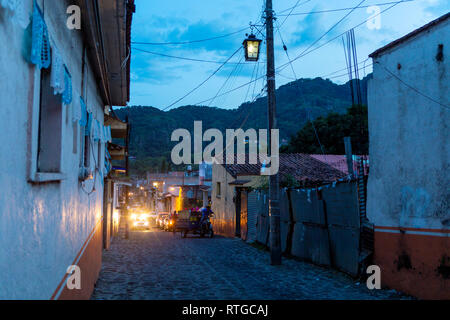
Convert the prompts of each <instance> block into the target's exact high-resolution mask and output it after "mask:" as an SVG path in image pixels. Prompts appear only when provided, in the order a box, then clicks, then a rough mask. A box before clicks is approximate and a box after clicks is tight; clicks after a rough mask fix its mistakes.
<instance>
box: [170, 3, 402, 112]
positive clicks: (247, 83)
mask: <svg viewBox="0 0 450 320" xmlns="http://www.w3.org/2000/svg"><path fill="white" fill-rule="evenodd" d="M401 2H405V1H401ZM399 3H400V2H396V3H394V4H393V5H392V6H390V7H388V8H386V9H384V10H382V11H380V12H379V13H378V14H376V15H374V16H371V17H369V18H368V19H365V20H364V21H362V22H360V23H359V24H357V25H356V26H354V27H353V28H355V29H356V28H359V27H360V26H362V25H364V24H365V23H366V22H367V21H369V20H372V19H373V18H375V17H377V16H379V15H381V14H383V13H384V12H386V11H388V10H390V9H392V8H393V7H395V6H396V5H398V4H399ZM355 8H356V7H355ZM341 20H342V19H341ZM348 30H350V29H348ZM348 30H346V31H345V32H342V33H340V34H339V35H337V36H336V37H333V38H332V39H330V40H328V41H326V42H324V43H323V44H321V45H319V46H317V47H315V48H312V49H311V50H309V51H306V52H302V53H301V54H299V55H298V56H296V57H295V58H294V59H292V60H291V62H294V61H296V60H298V59H300V58H302V57H304V56H306V55H308V54H310V53H312V52H314V51H316V50H318V49H320V48H322V47H324V46H326V45H327V44H329V43H331V42H333V41H334V40H336V39H338V38H340V37H341V36H342V35H344V34H345V33H346V32H347V31H348ZM321 38H323V36H322V37H321ZM316 43H317V41H316ZM289 65H290V63H289V62H287V63H285V64H283V65H281V66H280V67H278V68H277V70H276V72H277V74H278V73H279V72H280V71H282V70H284V69H285V68H286V67H288V66H289ZM264 78H265V75H262V76H260V77H258V78H256V79H253V80H251V81H249V82H246V83H244V84H242V85H239V86H237V87H235V88H233V89H230V90H228V91H226V92H223V93H221V94H219V95H218V96H217V97H221V96H224V95H227V94H230V93H232V92H235V91H237V90H239V89H241V88H243V87H245V86H247V85H250V84H252V83H254V82H256V81H258V80H260V79H264ZM211 99H213V98H209V99H205V100H203V101H200V102H197V103H195V105H197V104H204V103H207V102H208V101H210V100H211ZM166 109H167V108H166ZM166 109H163V111H164V110H166Z"/></svg>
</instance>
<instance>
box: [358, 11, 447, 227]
mask: <svg viewBox="0 0 450 320" xmlns="http://www.w3.org/2000/svg"><path fill="white" fill-rule="evenodd" d="M449 39H450V20H447V21H446V22H443V23H441V24H440V25H438V26H435V27H433V28H431V29H429V30H428V31H425V32H422V33H420V34H419V35H417V36H415V37H413V38H410V39H409V40H407V41H406V42H404V43H401V44H399V45H397V46H395V47H394V48H392V49H389V50H388V51H386V52H384V53H382V54H381V55H380V56H378V57H377V58H375V59H374V67H373V68H374V71H373V79H372V80H371V81H370V82H369V89H368V103H369V133H370V162H371V164H370V175H369V182H368V203H367V211H368V217H369V219H370V220H371V221H372V222H374V223H375V225H377V226H395V227H396V226H401V227H411V228H430V229H446V228H450V220H449V219H450V213H449V199H450V188H449V169H450V166H449V156H450V143H449V120H450V110H449V109H448V108H444V107H442V106H440V105H439V104H436V103H435V102H432V101H430V99H427V98H425V97H424V96H422V95H420V94H418V93H417V92H415V91H413V90H411V89H410V88H408V87H407V86H405V85H404V84H403V83H401V82H400V81H399V80H397V79H396V78H395V77H393V76H392V75H390V74H389V73H387V72H386V70H385V69H384V68H383V66H384V67H386V68H387V69H388V70H390V71H391V72H392V73H394V74H395V75H397V76H398V77H399V78H400V79H402V80H403V81H404V82H405V83H407V84H409V85H411V86H413V87H414V88H416V89H418V90H419V91H420V92H421V93H423V94H425V95H427V96H429V97H431V98H433V99H435V100H438V101H440V102H441V103H442V104H444V105H447V106H450V91H449V82H450V79H449V72H450V43H449V41H448V40H449ZM439 44H444V59H443V61H441V62H439V61H437V60H436V55H437V52H438V45H439ZM398 65H400V66H401V69H398Z"/></svg>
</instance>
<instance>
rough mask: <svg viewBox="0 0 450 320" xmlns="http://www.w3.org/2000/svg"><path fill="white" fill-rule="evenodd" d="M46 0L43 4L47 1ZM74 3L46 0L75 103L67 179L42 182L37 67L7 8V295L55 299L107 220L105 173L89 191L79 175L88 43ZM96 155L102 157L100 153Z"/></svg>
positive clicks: (1, 268) (66, 110)
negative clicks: (78, 111) (77, 114)
mask: <svg viewBox="0 0 450 320" xmlns="http://www.w3.org/2000/svg"><path fill="white" fill-rule="evenodd" d="M28 1H29V2H32V0H28ZM38 3H39V4H40V6H41V8H42V0H39V1H38ZM68 5H69V3H68V1H61V0H47V1H45V21H46V23H47V26H48V29H49V35H50V37H52V39H53V40H54V42H55V43H56V45H57V47H58V48H59V51H60V52H61V54H62V56H63V60H64V61H65V63H66V65H67V68H68V70H69V72H70V73H71V75H72V84H73V102H72V104H71V105H70V106H62V108H63V115H62V121H63V130H62V172H63V173H64V174H66V176H67V178H66V179H65V180H63V181H61V182H51V183H41V184H32V183H29V182H28V177H29V175H28V159H29V158H30V154H29V152H28V145H29V139H28V135H27V134H28V132H29V130H30V129H29V128H30V123H31V118H32V108H33V99H35V98H36V97H34V96H33V91H34V88H33V84H34V77H35V67H34V66H33V65H31V64H29V63H27V62H26V61H25V60H24V58H23V56H22V43H23V40H24V30H23V29H22V28H20V27H19V26H18V25H15V24H12V23H11V22H10V20H9V19H8V17H7V14H6V12H5V11H4V10H3V9H0V42H1V43H3V44H4V43H7V44H8V45H1V46H0V71H1V85H0V97H1V104H0V110H1V112H2V117H0V128H1V130H2V133H1V134H0V145H1V151H2V152H0V163H1V167H0V299H49V298H50V297H51V296H52V294H53V293H54V291H55V289H56V288H57V287H58V284H59V283H60V282H61V280H63V277H64V276H65V273H66V269H67V267H68V266H69V265H71V264H72V263H73V261H74V259H75V257H76V256H77V254H78V253H79V252H80V249H81V248H82V246H83V244H84V243H85V241H86V240H87V239H88V236H89V235H90V234H91V232H92V231H93V229H94V228H95V226H96V225H97V224H98V223H100V221H101V218H102V201H103V186H102V183H101V180H100V178H99V175H98V172H97V179H96V181H95V183H96V185H95V189H96V191H95V192H93V193H92V194H91V195H90V196H88V195H87V194H86V192H84V191H83V190H82V185H81V184H80V183H79V181H78V172H79V161H80V152H81V151H80V146H79V144H78V150H77V154H74V153H73V141H74V139H73V133H74V131H73V128H72V108H75V107H76V108H78V107H79V96H80V92H81V58H82V47H83V46H82V31H71V30H68V29H67V28H66V18H67V15H66V13H65V12H66V8H67V6H68ZM30 14H31V12H30ZM91 70H92V69H91V68H90V67H89V71H88V79H89V80H88V82H87V84H88V94H87V97H86V100H87V103H88V105H89V107H90V109H91V111H92V112H93V114H94V118H95V119H97V120H99V121H100V123H101V124H103V103H102V100H101V98H100V95H99V91H98V88H97V79H96V78H95V77H94V74H93V73H92V71H91ZM79 134H80V130H78V135H79ZM32 139H36V136H34V137H32ZM78 141H79V140H78ZM94 155H95V158H97V157H98V156H97V152H96V151H95V152H94ZM95 161H97V159H95ZM101 162H102V161H101ZM91 165H92V166H94V158H91ZM102 165H103V164H102V163H100V167H102ZM93 183H94V182H93V181H88V182H86V183H85V184H83V187H84V189H85V190H86V191H90V190H92V188H93ZM96 238H98V237H96ZM100 241H101V237H100ZM100 247H101V246H100ZM99 261H100V262H101V249H100V251H99V252H98V258H96V261H93V262H92V268H93V269H95V270H94V273H95V272H97V269H98V268H99ZM88 265H89V263H88ZM81 271H82V275H83V272H86V270H81Z"/></svg>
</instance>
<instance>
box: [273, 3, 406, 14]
mask: <svg viewBox="0 0 450 320" xmlns="http://www.w3.org/2000/svg"><path fill="white" fill-rule="evenodd" d="M412 1H415V0H401V1H391V2H383V3H374V4H371V5H365V6H360V7H358V8H357V9H364V8H370V7H372V6H387V5H390V4H393V3H396V4H398V3H402V2H412ZM351 9H352V8H336V9H327V10H319V11H310V12H297V13H291V14H289V15H288V14H277V16H278V17H287V16H301V15H310V14H318V13H328V12H339V11H347V10H351Z"/></svg>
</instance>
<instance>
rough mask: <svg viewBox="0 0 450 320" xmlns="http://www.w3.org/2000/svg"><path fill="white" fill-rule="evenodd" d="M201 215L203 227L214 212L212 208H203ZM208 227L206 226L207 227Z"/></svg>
mask: <svg viewBox="0 0 450 320" xmlns="http://www.w3.org/2000/svg"><path fill="white" fill-rule="evenodd" d="M200 213H201V214H202V217H201V218H200V225H201V226H203V224H205V223H206V222H207V221H208V219H209V216H210V215H211V214H212V213H213V212H212V211H211V207H209V206H208V207H203V208H201V209H200ZM205 227H206V226H205Z"/></svg>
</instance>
